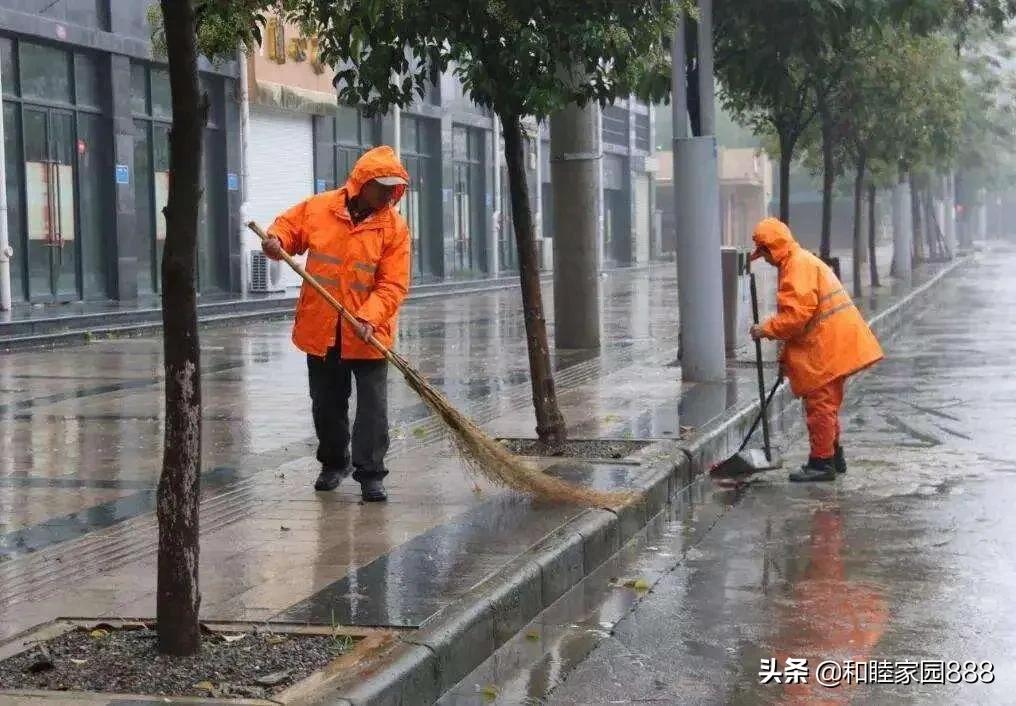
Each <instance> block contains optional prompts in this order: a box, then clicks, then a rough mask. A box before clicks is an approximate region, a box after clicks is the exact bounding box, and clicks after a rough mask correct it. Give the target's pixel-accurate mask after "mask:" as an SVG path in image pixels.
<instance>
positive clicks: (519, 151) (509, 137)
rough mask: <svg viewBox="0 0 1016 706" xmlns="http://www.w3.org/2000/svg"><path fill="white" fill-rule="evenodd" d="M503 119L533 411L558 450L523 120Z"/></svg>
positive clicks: (558, 419) (560, 420)
mask: <svg viewBox="0 0 1016 706" xmlns="http://www.w3.org/2000/svg"><path fill="white" fill-rule="evenodd" d="M500 119H501V125H502V127H503V128H504V149H505V161H506V162H507V166H508V188H509V193H510V194H511V201H512V222H513V223H514V225H515V244H516V247H517V248H518V251H519V279H520V280H521V284H522V310H523V314H524V317H525V322H526V343H527V345H528V348H529V377H530V380H531V381H532V386H533V408H534V409H535V411H536V434H537V436H539V438H540V441H542V442H544V443H545V444H547V445H550V446H555V445H560V444H561V443H563V442H564V441H565V440H566V438H567V430H566V428H565V423H564V416H562V414H561V410H560V409H559V408H558V405H557V392H556V390H555V388H554V374H553V371H552V370H551V367H550V347H549V346H548V344H547V322H546V319H545V318H544V315H543V294H542V292H541V291H540V267H539V262H538V259H537V252H536V235H535V232H534V231H533V213H532V210H531V208H530V205H529V189H528V186H527V184H526V164H525V146H524V143H523V139H522V120H521V117H520V116H518V115H501V116H500Z"/></svg>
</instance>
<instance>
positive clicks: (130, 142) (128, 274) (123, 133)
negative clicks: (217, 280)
mask: <svg viewBox="0 0 1016 706" xmlns="http://www.w3.org/2000/svg"><path fill="white" fill-rule="evenodd" d="M109 61H110V71H109V76H110V89H111V90H110V108H111V110H110V114H111V115H112V117H113V163H114V164H116V165H124V166H126V167H127V173H128V175H129V179H128V183H126V184H117V183H115V179H114V178H113V175H112V174H110V175H109V179H110V181H113V182H114V185H113V202H114V205H115V208H114V223H113V233H114V236H115V237H114V242H115V244H116V298H117V299H119V300H121V301H124V300H131V299H137V297H138V247H139V241H140V239H141V236H140V234H139V233H138V232H136V229H135V213H134V179H135V178H136V177H137V175H136V174H135V173H134V119H133V118H132V117H131V62H130V59H128V58H127V57H126V56H123V55H120V54H112V55H110V57H109Z"/></svg>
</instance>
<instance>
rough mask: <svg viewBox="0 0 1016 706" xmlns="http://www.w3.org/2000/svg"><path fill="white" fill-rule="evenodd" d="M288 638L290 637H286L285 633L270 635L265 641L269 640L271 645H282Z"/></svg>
mask: <svg viewBox="0 0 1016 706" xmlns="http://www.w3.org/2000/svg"><path fill="white" fill-rule="evenodd" d="M288 639H289V638H288V637H286V636H285V635H269V636H268V637H266V638H265V642H267V643H268V644H269V645H281V644H282V643H283V642H285V641H286V640H288Z"/></svg>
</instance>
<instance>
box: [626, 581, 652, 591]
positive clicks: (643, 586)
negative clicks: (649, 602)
mask: <svg viewBox="0 0 1016 706" xmlns="http://www.w3.org/2000/svg"><path fill="white" fill-rule="evenodd" d="M624 585H625V586H627V587H628V588H634V589H635V590H636V591H648V590H649V582H648V581H646V580H645V579H643V578H637V579H628V580H627V581H625V582H624Z"/></svg>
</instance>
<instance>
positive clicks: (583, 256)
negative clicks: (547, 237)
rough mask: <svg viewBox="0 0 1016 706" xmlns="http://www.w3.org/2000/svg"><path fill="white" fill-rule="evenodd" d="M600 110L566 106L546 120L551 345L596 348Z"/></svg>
mask: <svg viewBox="0 0 1016 706" xmlns="http://www.w3.org/2000/svg"><path fill="white" fill-rule="evenodd" d="M598 113H599V107H598V106H597V105H595V104H590V105H587V106H585V107H584V108H580V107H578V106H577V105H569V106H568V107H566V108H565V109H564V110H562V111H561V112H559V113H557V114H555V115H553V116H552V117H551V119H550V174H551V183H552V184H553V185H554V342H555V345H556V346H557V347H558V348H587V349H588V348H599V347H600V277H599V245H600V227H601V226H600V213H599V203H600V199H599V193H600V190H601V189H602V188H603V185H602V176H601V170H600V161H601V157H602V148H601V145H600V131H599V125H600V121H599V119H598Z"/></svg>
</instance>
